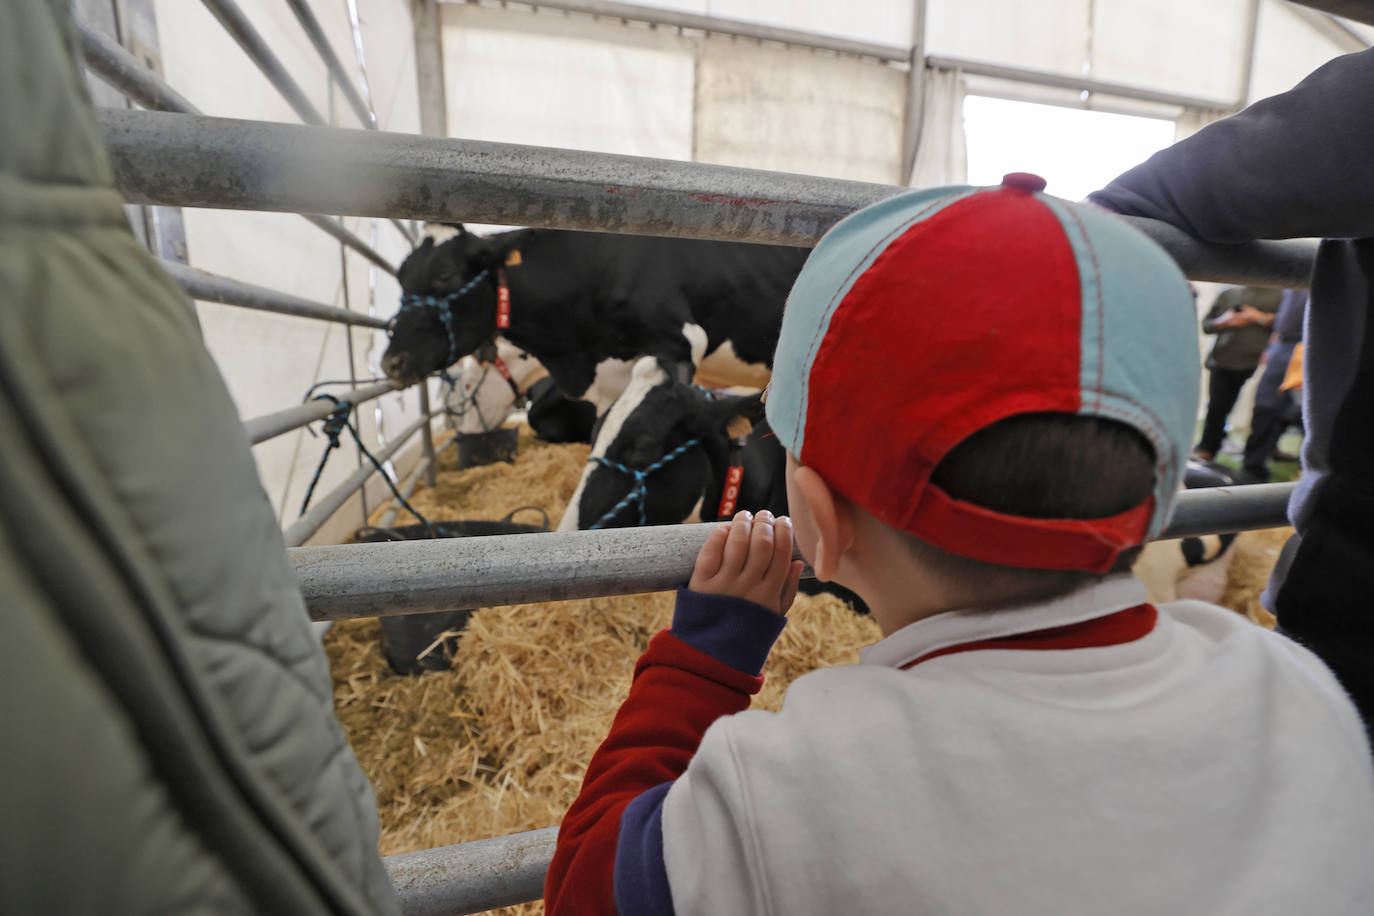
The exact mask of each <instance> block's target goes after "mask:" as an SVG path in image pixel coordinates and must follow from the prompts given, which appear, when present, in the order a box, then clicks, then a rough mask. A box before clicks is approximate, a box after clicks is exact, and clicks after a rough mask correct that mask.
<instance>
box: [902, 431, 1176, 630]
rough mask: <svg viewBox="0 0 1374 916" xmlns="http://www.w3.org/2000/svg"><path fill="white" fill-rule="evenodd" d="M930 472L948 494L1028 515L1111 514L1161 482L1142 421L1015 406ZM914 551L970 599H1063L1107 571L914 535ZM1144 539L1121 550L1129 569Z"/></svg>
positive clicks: (1122, 566) (982, 602) (1120, 565)
mask: <svg viewBox="0 0 1374 916" xmlns="http://www.w3.org/2000/svg"><path fill="white" fill-rule="evenodd" d="M930 480H931V482H932V483H934V484H935V485H936V486H938V487H940V488H941V489H942V490H944V491H945V492H946V493H947V494H949V495H950V496H951V497H953V498H955V499H959V500H963V501H965V502H970V503H973V504H975V505H978V506H982V507H983V508H986V509H992V510H993V511H995V512H1002V513H1006V514H1008V515H1019V516H1022V517H1026V518H1082V519H1090V518H1106V517H1108V516H1112V515H1117V514H1119V513H1121V512H1125V511H1126V510H1128V509H1130V508H1132V507H1134V506H1137V505H1139V504H1140V503H1141V502H1143V501H1144V500H1145V499H1146V497H1148V496H1149V495H1150V493H1151V492H1152V491H1153V489H1154V485H1155V453H1154V448H1153V447H1152V446H1151V445H1150V443H1149V441H1148V440H1147V439H1146V438H1145V437H1144V436H1142V435H1141V434H1140V433H1139V432H1137V431H1136V430H1135V429H1133V428H1131V427H1129V426H1127V425H1125V424H1124V423H1118V422H1116V421H1114V420H1105V419H1101V418H1099V417H1085V416H1079V415H1077V414H1066V413H1031V414H1018V415H1016V416H1013V417H1008V418H1006V419H1004V420H1000V421H998V422H996V423H994V424H992V425H991V426H988V427H986V428H984V429H981V430H979V431H978V432H976V433H974V434H973V435H971V436H969V437H968V438H967V439H965V440H964V441H963V442H960V443H959V444H958V445H956V446H955V447H954V448H953V449H951V450H950V452H949V454H947V455H946V456H945V457H944V458H943V459H942V460H941V461H940V463H939V464H938V465H937V466H936V468H935V470H934V471H933V472H932V473H931V476H930ZM907 539H908V543H909V546H910V548H911V550H912V552H913V553H914V554H915V555H916V556H917V557H918V558H919V559H921V560H922V561H924V562H925V563H926V565H927V566H928V567H930V568H931V569H932V570H933V571H934V572H935V574H936V575H937V576H939V577H940V578H941V579H942V580H943V581H944V582H945V583H947V584H948V585H949V586H951V587H952V588H953V589H954V590H955V591H956V592H959V593H961V594H965V593H966V594H967V597H968V601H969V603H970V604H972V605H978V606H996V605H1000V604H1005V603H1007V602H1009V601H1023V600H1036V599H1046V598H1052V597H1056V596H1058V595H1061V594H1064V593H1067V592H1069V591H1072V590H1073V589H1075V588H1078V587H1079V586H1080V585H1083V584H1085V583H1086V582H1089V581H1091V580H1093V579H1096V578H1099V577H1100V575H1101V574H1099V573H1095V572H1087V571H1082V570H1062V569H1026V568H1022V567H1016V566H1004V565H1001V564H998V563H987V562H984V561H982V560H975V559H972V558H969V557H964V556H960V555H958V554H953V553H950V552H948V551H946V550H942V549H940V548H938V547H935V546H934V545H932V544H929V543H927V542H926V541H923V540H921V539H920V538H918V537H916V536H915V535H907ZM1141 549H1142V548H1141V547H1135V548H1132V549H1129V550H1127V551H1124V552H1123V553H1122V554H1121V556H1119V557H1118V558H1117V562H1116V564H1115V565H1114V566H1113V568H1112V571H1113V572H1116V571H1124V570H1127V569H1130V567H1131V565H1132V564H1133V563H1134V562H1135V560H1136V558H1137V557H1139V555H1140V551H1141Z"/></svg>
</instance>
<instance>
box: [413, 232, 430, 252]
mask: <svg viewBox="0 0 1374 916" xmlns="http://www.w3.org/2000/svg"><path fill="white" fill-rule="evenodd" d="M433 247H434V236H432V235H427V236H425V237H424V239H423V240H421V242H420V244H419V246H418V247H417V248H416V249H415V250H416V251H428V250H429V249H430V248H433Z"/></svg>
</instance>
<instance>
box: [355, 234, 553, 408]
mask: <svg viewBox="0 0 1374 916" xmlns="http://www.w3.org/2000/svg"><path fill="white" fill-rule="evenodd" d="M457 228H458V231H457V233H456V234H455V235H453V236H452V237H451V238H449V239H448V240H447V241H444V242H441V243H439V244H437V245H436V244H435V243H434V239H433V238H426V239H425V240H424V242H423V243H421V245H420V247H419V248H416V249H415V250H414V251H412V252H411V253H410V256H409V257H407V258H406V259H405V261H404V262H402V263H401V268H400V270H399V271H398V277H399V279H400V281H401V308H400V310H399V311H398V312H397V313H396V317H395V318H394V319H393V322H394V323H393V325H392V328H391V343H390V345H389V346H388V347H387V348H386V353H385V355H383V356H382V371H384V372H385V373H386V374H387V377H388V378H390V379H391V380H393V381H395V382H396V383H398V384H401V385H410V384H413V383H415V382H418V381H419V380H420V379H422V378H424V377H425V376H427V375H430V374H432V373H435V372H438V371H439V370H441V369H443V368H444V367H446V366H449V365H451V364H453V363H455V362H457V361H458V360H460V359H462V358H463V357H464V356H466V355H467V354H469V353H471V352H473V351H474V350H476V349H477V348H478V347H479V346H481V345H482V344H483V343H484V342H486V341H488V340H490V339H491V338H492V335H493V334H495V333H496V285H497V283H496V273H497V270H498V269H499V268H500V267H501V266H502V265H504V264H505V263H506V260H507V259H508V258H510V257H511V253H512V252H513V251H517V250H518V249H519V248H520V247H521V246H522V245H523V244H524V243H525V242H527V241H528V240H529V238H530V236H531V234H532V232H531V230H529V229H518V230H515V231H513V232H502V233H500V234H499V235H492V236H487V237H485V238H483V237H481V236H477V235H473V234H472V233H470V232H468V231H467V230H465V229H463V227H462V226H458V227H457ZM484 272H485V273H484Z"/></svg>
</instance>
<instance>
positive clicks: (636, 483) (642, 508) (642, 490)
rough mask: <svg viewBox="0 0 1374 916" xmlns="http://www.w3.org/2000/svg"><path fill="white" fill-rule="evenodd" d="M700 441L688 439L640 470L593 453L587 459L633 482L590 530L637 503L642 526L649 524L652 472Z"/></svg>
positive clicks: (685, 452)
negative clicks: (628, 490) (648, 499)
mask: <svg viewBox="0 0 1374 916" xmlns="http://www.w3.org/2000/svg"><path fill="white" fill-rule="evenodd" d="M698 441H699V440H697V439H688V440H687V441H686V442H684V443H682V444H681V445H679V446H678V447H677V448H675V449H673V450H672V451H671V452H669V453H668V454H666V455H664V456H663V457H662V458H660V459H658V460H657V461H655V462H654V463H653V464H651V465H649V466H648V467H647V468H644V469H643V470H640V469H638V468H631V467H626V466H625V465H623V464H621V463H620V462H618V461H612V460H610V459H609V458H605V457H602V456H600V455H593V456H592V457H590V458H588V459H587V461H589V462H594V463H596V464H599V465H601V466H602V467H606V468H610V469H612V470H614V471H619V472H620V473H622V474H624V475H625V476H627V477H629V478H630V479H631V480H632V481H633V483H631V485H630V492H629V493H626V494H625V498H624V499H622V500H621V501H620V502H618V503H616V504H615V505H614V506H612V507H611V508H610V509H609V510H607V512H606V514H605V515H603V516H601V518H599V519H597V520H596V521H595V522H593V523H592V524H590V525H588V526H587V528H588V530H592V529H596V528H600V527H602V526H603V525H605V524H606V523H607V522H609V521H611V520H612V519H614V518H615V517H616V516H617V515H619V514H620V513H621V511H623V510H624V509H625V508H626V507H628V506H631V505H636V504H637V505H638V506H639V524H640V527H643V526H645V525H647V524H649V517H648V511H647V503H646V500H647V497H648V495H649V487H648V483H647V480H648V477H649V475H650V474H652V473H653V472H654V471H657V470H658V469H659V468H661V467H663V466H664V465H667V464H668V463H670V462H671V461H672V460H673V459H674V458H678V457H680V456H682V455H685V454H687V452H688V450H690V449H692V448H695V447H696V445H697V443H698Z"/></svg>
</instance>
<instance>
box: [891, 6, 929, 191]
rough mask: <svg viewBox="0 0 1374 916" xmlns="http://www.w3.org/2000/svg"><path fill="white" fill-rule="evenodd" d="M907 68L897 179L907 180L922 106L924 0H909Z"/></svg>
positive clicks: (918, 143) (913, 165)
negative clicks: (909, 59)
mask: <svg viewBox="0 0 1374 916" xmlns="http://www.w3.org/2000/svg"><path fill="white" fill-rule="evenodd" d="M910 66H911V70H910V72H909V73H908V74H907V81H906V111H905V113H904V122H903V124H902V158H901V169H902V173H901V174H900V175H898V176H897V183H898V184H901V185H910V184H911V173H912V170H914V169H915V168H916V151H917V150H918V149H919V148H920V146H921V128H922V126H923V124H922V122H923V119H924V118H925V109H926V81H925V75H926V0H913V3H912V7H911V64H910Z"/></svg>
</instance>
